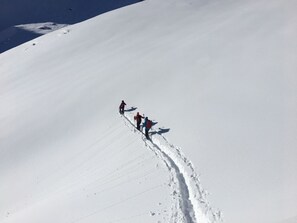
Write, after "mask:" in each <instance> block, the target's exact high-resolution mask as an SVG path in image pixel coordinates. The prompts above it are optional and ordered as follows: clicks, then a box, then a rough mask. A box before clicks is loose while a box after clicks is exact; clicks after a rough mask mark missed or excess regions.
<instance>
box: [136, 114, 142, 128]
mask: <svg viewBox="0 0 297 223" xmlns="http://www.w3.org/2000/svg"><path fill="white" fill-rule="evenodd" d="M141 119H143V117H142V116H141V115H140V114H139V112H137V114H136V115H135V116H134V120H136V128H137V129H138V130H140V124H141Z"/></svg>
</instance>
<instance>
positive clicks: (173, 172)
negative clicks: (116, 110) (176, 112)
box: [123, 111, 222, 223]
mask: <svg viewBox="0 0 297 223" xmlns="http://www.w3.org/2000/svg"><path fill="white" fill-rule="evenodd" d="M123 117H124V120H125V123H126V125H127V126H128V127H129V128H130V130H131V131H133V132H134V133H137V134H139V135H141V137H142V140H143V141H144V143H145V146H146V147H148V148H149V149H150V150H151V151H152V152H154V154H155V155H156V156H157V157H158V158H159V159H161V160H162V161H163V162H164V164H165V165H166V168H167V169H168V172H169V174H170V182H169V184H168V186H170V188H171V195H172V199H173V202H172V207H171V211H172V213H171V219H170V222H180V223H181V222H184V223H198V222H199V223H210V222H211V223H213V222H218V221H221V220H222V217H221V212H220V211H216V210H214V209H213V208H211V206H210V204H209V202H208V201H207V199H206V197H207V191H206V190H204V189H203V188H202V186H201V183H200V180H199V176H198V175H197V173H196V171H195V168H194V166H193V164H192V163H191V161H190V160H189V159H188V158H186V157H185V155H184V154H183V153H182V151H181V149H180V148H179V147H177V146H174V145H173V144H171V143H170V142H169V141H168V140H167V139H166V138H165V137H164V136H163V135H162V134H161V133H158V132H157V131H156V130H155V129H154V128H151V132H154V135H151V136H150V137H151V140H147V139H146V138H145V136H144V134H143V133H142V132H140V131H138V130H137V129H136V127H135V124H134V114H133V112H127V111H126V112H125V115H124V116H123Z"/></svg>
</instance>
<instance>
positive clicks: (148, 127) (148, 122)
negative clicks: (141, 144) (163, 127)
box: [143, 117, 152, 139]
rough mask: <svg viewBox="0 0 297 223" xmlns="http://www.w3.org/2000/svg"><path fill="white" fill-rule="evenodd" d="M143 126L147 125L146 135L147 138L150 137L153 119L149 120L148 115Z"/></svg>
mask: <svg viewBox="0 0 297 223" xmlns="http://www.w3.org/2000/svg"><path fill="white" fill-rule="evenodd" d="M143 126H144V127H145V137H146V138H147V139H149V135H148V133H149V130H150V129H151V127H152V121H151V120H149V119H148V117H145V119H144V123H143Z"/></svg>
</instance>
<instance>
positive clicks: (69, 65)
mask: <svg viewBox="0 0 297 223" xmlns="http://www.w3.org/2000/svg"><path fill="white" fill-rule="evenodd" d="M295 11H296V4H295V3H294V2H292V1H286V0H285V1H276V0H274V1H268V0H261V1H254V0H248V1H231V0H230V1H224V2H221V1H207V2H204V1H201V2H196V1H190V0H189V1H162V2H159V1H154V0H151V1H146V2H143V3H142V4H138V5H133V6H129V7H127V8H123V9H121V10H117V11H113V12H110V13H107V14H104V15H101V16H99V17H96V18H94V19H91V20H89V21H87V22H84V23H81V24H78V25H74V26H70V27H67V28H64V29H62V30H58V31H56V32H53V33H50V34H47V35H46V36H43V37H41V38H38V39H36V40H34V41H31V42H28V43H26V44H24V45H22V46H19V47H17V48H15V49H12V50H10V51H8V52H5V53H4V54H1V55H0V62H1V67H0V71H1V74H2V75H1V79H0V84H1V89H0V96H1V102H0V103H1V111H0V118H1V122H0V133H1V134H0V135H1V142H0V149H1V150H0V152H1V156H0V157H1V158H0V159H1V162H0V163H1V168H0V177H1V179H0V180H1V182H6V184H1V186H0V191H1V192H0V193H1V198H3V199H1V204H0V205H1V207H0V210H1V220H0V221H1V222H9V223H12V222H20V220H19V219H22V222H30V223H32V222H40V221H42V222H53V221H55V222H95V221H96V222H98V221H100V222H110V221H111V222H116V221H119V220H122V221H124V220H126V221H127V222H157V221H160V222H179V221H177V219H174V218H172V215H171V213H174V212H173V211H172V210H173V209H174V207H172V204H174V200H172V199H173V198H172V194H171V190H170V187H169V186H168V185H167V184H168V182H170V181H169V179H168V172H167V170H166V167H165V166H164V165H163V163H162V162H161V161H160V160H159V159H157V157H156V156H155V155H154V154H153V153H152V152H151V151H150V150H149V149H148V148H147V147H145V146H144V143H143V141H142V139H141V137H138V136H137V135H135V134H132V133H131V131H129V129H128V128H127V127H126V126H125V124H124V123H123V121H122V119H120V118H119V117H118V114H117V106H118V103H119V102H120V101H121V100H122V99H125V100H126V102H127V104H128V106H129V107H130V106H136V107H137V108H138V111H140V112H141V113H145V114H146V115H148V116H149V117H150V118H152V119H154V121H155V122H158V124H157V125H156V128H158V127H161V128H164V129H170V130H169V132H167V133H166V134H165V136H166V138H167V139H168V140H169V141H170V142H171V143H174V145H177V146H179V147H180V150H181V151H183V153H184V154H185V156H186V157H187V158H188V159H189V160H190V161H191V163H193V164H194V165H195V166H196V168H197V171H198V172H199V173H200V174H201V177H200V179H201V181H202V184H203V186H204V188H206V189H208V191H210V192H211V196H209V197H208V200H209V201H210V203H211V204H212V205H211V206H214V207H218V208H220V210H222V212H223V215H224V219H225V221H226V222H231V223H235V222H236V223H237V222H241V223H245V222H256V223H257V222H259V223H266V222H267V223H268V222H269V223H271V222H277V223H280V222H281V223H283V222H286V220H287V219H290V218H292V217H294V216H296V210H297V207H296V202H295V201H296V199H297V198H296V193H295V188H296V186H297V177H296V172H295V170H296V162H295V161H296V160H295V157H296V151H295V148H296V139H295V135H296V134H295V133H296V131H297V129H296V128H297V127H296V126H297V125H296V124H297V123H296V112H295V111H296V103H295V101H296V95H297V94H296V89H297V88H296V83H297V81H296V77H295V73H296V71H297V69H296V64H295V60H296V53H295V52H297V51H296V50H297V49H296V48H297V46H296V43H295V39H296V37H297V35H296V30H297V29H296V23H295V22H294V21H295V20H296V15H295ZM134 141H135V142H134ZM130 143H134V144H133V146H132V145H130ZM92 145H94V146H92ZM115 156H117V157H115ZM141 156H142V159H143V161H144V163H145V165H147V166H142V164H143V163H141V160H139V159H140V158H139V157H141ZM150 159H152V160H153V161H148V162H145V160H150ZM138 161H140V163H138ZM130 162H131V165H132V166H130V167H128V166H126V167H127V168H128V169H129V171H125V169H122V167H123V166H125V165H128V164H127V163H130ZM117 171H119V172H117ZM130 171H132V172H130ZM134 171H135V172H134ZM154 171H156V172H154ZM112 173H113V174H115V175H109V174H112ZM150 173H154V175H153V177H151V176H150V177H148V176H146V174H150ZM130 174H135V175H132V176H130V177H129V175H130ZM120 176H123V178H122V179H118V177H120ZM106 178H107V179H106ZM131 178H133V179H137V180H136V181H131V182H130V181H129V180H130V179H131ZM100 179H101V180H100ZM97 180H98V181H97ZM113 180H115V181H113ZM117 180H118V181H117ZM121 180H123V181H121ZM40 181H41V182H40ZM127 181H128V182H129V183H128V184H124V183H125V182H127ZM16 182H17V183H16ZM117 185H121V186H118V187H116V186H117ZM159 186H160V188H159ZM94 188H97V189H94ZM136 189H137V191H135V190H136ZM123 191H124V192H125V193H123ZM99 192H101V193H100V197H99V196H97V195H98V194H97V193H99ZM95 193H96V195H95ZM91 195H92V196H91ZM132 198H137V199H136V200H134V199H132ZM159 203H161V205H159ZM61 210H63V211H62V212H61ZM33 213H34V215H33ZM35 213H38V215H35ZM168 213H169V214H168ZM33 216H34V217H33ZM33 218H34V219H33ZM197 222H199V219H197Z"/></svg>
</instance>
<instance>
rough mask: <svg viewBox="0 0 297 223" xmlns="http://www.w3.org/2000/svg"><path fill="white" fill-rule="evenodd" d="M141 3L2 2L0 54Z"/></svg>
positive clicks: (110, 0) (121, 0)
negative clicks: (72, 25) (112, 11)
mask: <svg viewBox="0 0 297 223" xmlns="http://www.w3.org/2000/svg"><path fill="white" fill-rule="evenodd" d="M137 2H139V0H100V1H98V0H88V1H87V2H86V1H83V0H59V1H51V0H26V1H23V0H1V3H0V4H1V5H0V6H1V7H0V53H2V52H4V51H6V50H9V49H11V48H13V47H15V46H18V45H20V44H22V43H24V42H27V41H29V40H32V39H34V38H36V37H38V36H41V35H42V34H45V33H48V32H52V31H54V30H57V29H59V28H60V27H61V26H66V25H68V24H74V23H78V22H81V21H84V20H86V19H89V18H92V17H94V16H96V15H99V14H102V13H104V12H108V11H111V10H114V9H117V8H120V7H124V6H127V5H130V4H133V3H137Z"/></svg>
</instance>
